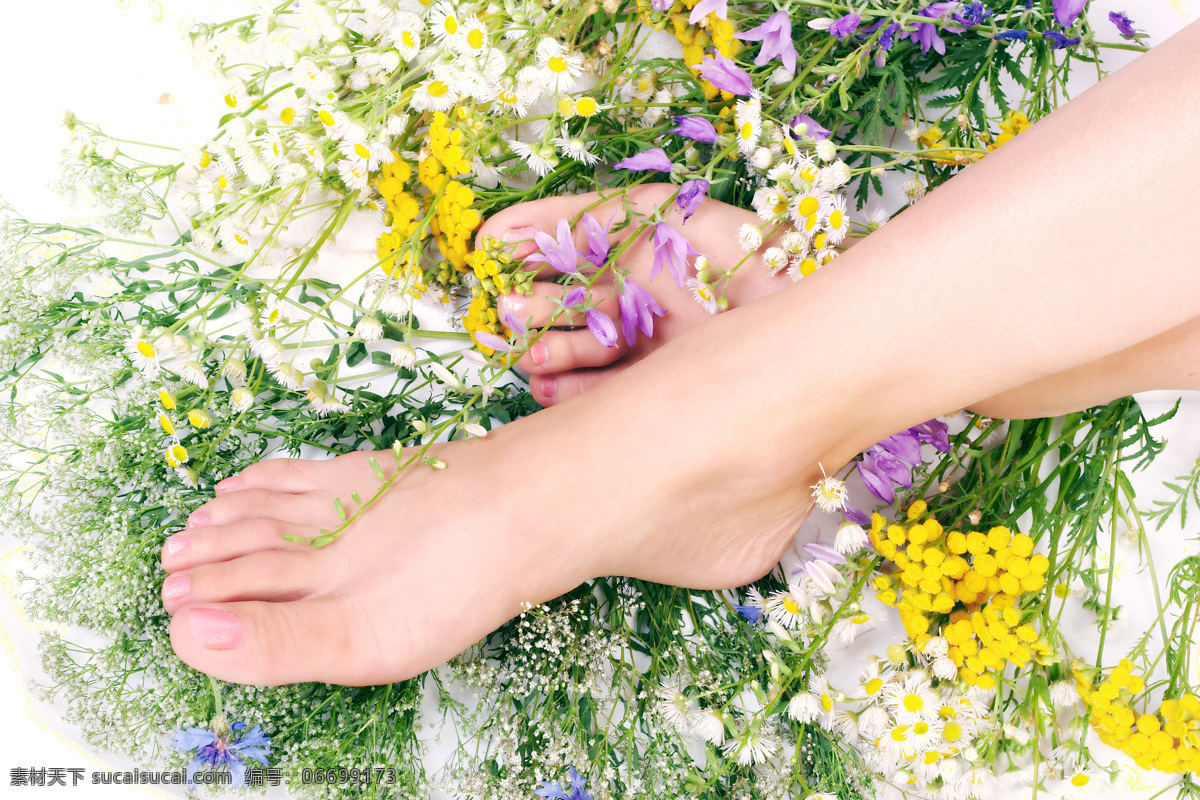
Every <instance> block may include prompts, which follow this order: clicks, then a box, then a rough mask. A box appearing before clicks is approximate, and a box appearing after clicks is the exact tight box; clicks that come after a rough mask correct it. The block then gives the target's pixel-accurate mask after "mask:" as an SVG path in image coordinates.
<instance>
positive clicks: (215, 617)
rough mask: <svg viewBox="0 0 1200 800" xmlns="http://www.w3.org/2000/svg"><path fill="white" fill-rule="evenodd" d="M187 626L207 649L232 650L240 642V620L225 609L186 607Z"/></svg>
mask: <svg viewBox="0 0 1200 800" xmlns="http://www.w3.org/2000/svg"><path fill="white" fill-rule="evenodd" d="M187 615H188V628H189V629H190V630H191V632H192V636H194V637H196V641H197V642H199V643H200V644H201V645H202V646H203V647H206V648H208V649H209V650H232V649H233V648H235V647H238V646H240V645H241V643H242V621H241V620H240V619H238V618H237V617H235V616H234V615H233V614H230V613H229V612H227V611H217V610H216V609H214V608H192V609H188V611H187Z"/></svg>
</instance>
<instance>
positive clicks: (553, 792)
mask: <svg viewBox="0 0 1200 800" xmlns="http://www.w3.org/2000/svg"><path fill="white" fill-rule="evenodd" d="M567 777H568V778H570V779H571V787H570V788H571V791H570V793H569V794H568V793H567V792H566V791H565V790H564V789H563V788H562V787H561V786H559V785H558V784H557V783H551V782H550V781H542V782H541V784H542V785H541V786H539V787H538V788H536V789H534V790H533V793H534V794H536V795H537V796H538V797H557V798H558V799H559V800H592V796H591V795H590V794H588V791H587V778H585V777H583V776H582V775H580V774H579V773H578V772H576V771H575V768H574V767H567Z"/></svg>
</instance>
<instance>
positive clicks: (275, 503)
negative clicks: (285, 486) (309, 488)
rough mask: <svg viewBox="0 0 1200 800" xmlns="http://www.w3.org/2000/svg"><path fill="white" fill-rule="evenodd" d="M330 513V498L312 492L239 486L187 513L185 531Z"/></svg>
mask: <svg viewBox="0 0 1200 800" xmlns="http://www.w3.org/2000/svg"><path fill="white" fill-rule="evenodd" d="M333 513H334V510H333V503H332V501H331V500H330V499H328V498H326V497H322V496H318V495H316V494H288V493H286V492H276V491H272V490H270V489H239V490H237V491H231V492H225V493H224V494H219V495H217V496H216V497H214V498H213V499H212V500H209V501H208V502H207V503H205V504H204V505H202V506H200V507H199V508H197V509H196V510H195V511H193V512H192V513H191V515H190V516H189V517H188V521H187V530H191V529H194V528H203V527H205V526H208V525H231V524H233V523H235V522H244V521H245V520H250V519H259V518H261V517H268V518H271V519H278V520H283V521H284V522H294V523H306V522H307V523H311V522H312V521H313V520H314V519H324V518H325V517H328V516H331V515H332V514H333Z"/></svg>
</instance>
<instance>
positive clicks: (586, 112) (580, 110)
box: [575, 97, 600, 117]
mask: <svg viewBox="0 0 1200 800" xmlns="http://www.w3.org/2000/svg"><path fill="white" fill-rule="evenodd" d="M599 110H600V109H599V107H598V106H597V104H596V101H595V100H593V99H592V98H590V97H581V98H579V101H578V102H577V103H575V113H576V114H578V115H579V116H581V117H590V116H591V115H592V114H595V113H596V112H597V111H599Z"/></svg>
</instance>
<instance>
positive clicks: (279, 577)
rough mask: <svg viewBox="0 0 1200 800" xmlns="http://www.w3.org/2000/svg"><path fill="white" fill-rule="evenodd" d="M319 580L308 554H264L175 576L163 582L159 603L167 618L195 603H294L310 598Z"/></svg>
mask: <svg viewBox="0 0 1200 800" xmlns="http://www.w3.org/2000/svg"><path fill="white" fill-rule="evenodd" d="M326 563H328V560H327V561H326ZM322 577H323V576H322V574H321V572H320V571H319V570H318V569H317V565H316V564H315V563H314V561H313V554H312V552H300V551H293V552H285V551H282V550H267V551H264V552H261V553H251V554H250V555H248V556H245V557H243V558H235V559H233V560H232V561H225V562H222V563H219V564H204V565H202V566H199V567H196V568H195V569H189V570H186V571H184V572H177V573H175V574H173V575H171V577H169V578H167V579H166V580H165V581H164V582H163V588H162V600H163V606H164V607H165V608H166V609H167V613H168V614H174V613H175V612H177V611H178V610H179V609H181V608H183V607H185V606H189V605H194V604H196V603H223V602H230V601H234V600H250V599H254V600H298V599H300V598H303V597H308V596H310V595H311V594H312V593H313V592H314V591H315V589H316V587H317V584H318V583H321V578H322Z"/></svg>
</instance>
